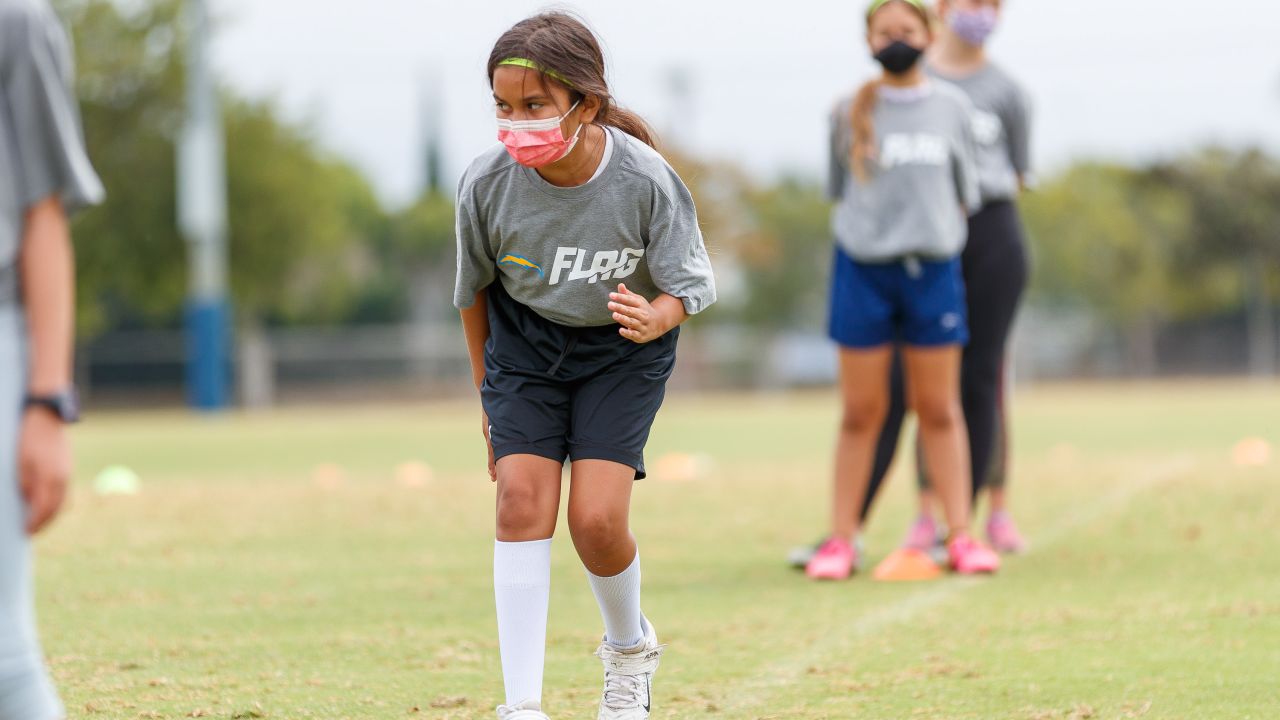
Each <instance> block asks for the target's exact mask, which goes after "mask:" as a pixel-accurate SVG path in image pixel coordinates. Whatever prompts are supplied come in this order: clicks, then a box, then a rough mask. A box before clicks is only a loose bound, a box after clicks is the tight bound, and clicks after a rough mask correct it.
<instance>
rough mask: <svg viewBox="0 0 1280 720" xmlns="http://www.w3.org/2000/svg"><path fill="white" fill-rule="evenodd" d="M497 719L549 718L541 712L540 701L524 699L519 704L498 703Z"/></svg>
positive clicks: (535, 719)
mask: <svg viewBox="0 0 1280 720" xmlns="http://www.w3.org/2000/svg"><path fill="white" fill-rule="evenodd" d="M498 720H551V719H550V718H548V717H547V716H546V713H544V712H542V703H540V702H538V701H537V700H525V701H524V702H522V703H520V704H519V705H499V706H498Z"/></svg>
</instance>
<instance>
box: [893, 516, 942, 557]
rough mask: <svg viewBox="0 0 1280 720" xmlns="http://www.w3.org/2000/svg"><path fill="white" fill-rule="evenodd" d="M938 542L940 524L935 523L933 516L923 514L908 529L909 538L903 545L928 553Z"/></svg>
mask: <svg viewBox="0 0 1280 720" xmlns="http://www.w3.org/2000/svg"><path fill="white" fill-rule="evenodd" d="M937 544H938V526H937V525H935V524H934V522H933V516H932V515H921V516H920V517H918V518H916V521H915V524H913V525H912V526H911V529H910V530H908V531H907V539H906V541H905V542H903V543H902V546H903V547H908V548H911V549H912V550H919V551H920V552H926V553H927V552H929V551H930V550H932V549H933V548H934V546H936V545H937Z"/></svg>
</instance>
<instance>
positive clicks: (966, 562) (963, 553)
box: [947, 535, 1000, 575]
mask: <svg viewBox="0 0 1280 720" xmlns="http://www.w3.org/2000/svg"><path fill="white" fill-rule="evenodd" d="M947 554H948V555H950V556H951V569H953V570H955V571H956V572H958V573H960V574H961V575H978V574H980V573H993V572H995V571H996V570H999V569H1000V556H999V555H997V554H996V553H995V551H994V550H992V549H991V548H989V547H987V546H985V545H983V544H982V543H980V542H978V541H977V540H974V539H973V538H971V537H969V536H968V535H961V536H960V537H958V538H955V539H954V540H952V541H951V543H950V544H948V545H947Z"/></svg>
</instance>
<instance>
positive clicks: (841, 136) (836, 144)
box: [827, 107, 849, 201]
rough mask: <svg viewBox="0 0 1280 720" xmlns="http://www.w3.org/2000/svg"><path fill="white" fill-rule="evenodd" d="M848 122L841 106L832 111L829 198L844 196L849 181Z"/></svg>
mask: <svg viewBox="0 0 1280 720" xmlns="http://www.w3.org/2000/svg"><path fill="white" fill-rule="evenodd" d="M845 128H846V123H845V122H844V117H843V113H841V112H840V107H836V109H835V110H833V111H832V112H831V133H830V136H829V138H828V139H829V142H830V145H829V150H828V152H829V153H830V155H829V156H828V157H829V159H828V161H827V199H828V200H832V201H835V200H839V199H840V198H842V197H844V184H845V183H846V182H848V181H849V152H848V150H847V147H846V143H845V136H846V135H847V131H846V130H845Z"/></svg>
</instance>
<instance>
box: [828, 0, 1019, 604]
mask: <svg viewBox="0 0 1280 720" xmlns="http://www.w3.org/2000/svg"><path fill="white" fill-rule="evenodd" d="M866 21H867V42H868V44H869V45H870V47H871V52H872V54H873V55H874V57H875V58H876V60H877V61H878V62H879V63H880V64H881V66H882V67H883V69H884V72H883V73H882V75H881V76H880V77H879V78H877V79H875V80H872V81H871V82H868V83H867V84H865V85H864V86H863V87H862V88H861V89H860V90H859V91H858V92H857V93H856V95H855V96H854V97H853V99H852V100H850V101H846V102H844V103H841V105H840V106H839V107H838V108H837V109H836V112H835V113H834V116H833V123H832V128H833V132H832V136H831V146H832V153H831V157H832V172H831V186H830V193H831V197H832V198H833V199H835V200H836V201H837V204H836V207H835V210H834V211H833V228H834V231H835V236H836V250H835V260H834V262H835V267H834V271H833V273H832V289H831V310H830V326H829V327H830V334H831V337H832V339H834V340H835V341H836V342H837V343H838V344H839V346H840V391H841V398H842V404H843V417H842V419H841V423H840V429H839V437H838V441H837V446H836V460H835V481H834V497H833V501H832V515H831V522H832V531H831V534H830V536H829V537H828V538H827V540H826V541H825V542H823V543H822V545H821V547H820V548H818V550H817V552H816V553H815V554H814V555H813V557H812V558H811V559H810V560H809V562H808V564H807V567H806V572H807V574H808V575H809V577H811V578H814V579H820V580H838V579H844V578H847V577H848V576H849V575H850V574H851V573H852V572H853V571H854V570H855V569H856V568H857V567H858V566H859V563H860V558H859V557H858V548H857V546H856V545H855V542H854V539H855V537H856V535H857V533H858V530H859V521H858V516H859V510H860V509H861V507H862V505H863V502H864V498H865V496H866V492H867V487H868V483H869V481H870V477H871V473H872V470H873V464H874V458H875V448H876V443H877V441H878V439H879V437H880V431H881V428H882V427H883V425H884V421H885V418H886V415H887V412H888V405H889V374H890V367H891V365H892V362H893V355H894V349H895V346H896V345H899V344H900V345H902V355H903V360H904V364H905V367H906V374H907V379H908V382H909V385H908V387H909V393H908V399H909V405H910V406H911V408H912V409H913V410H914V411H915V412H916V415H917V417H918V418H919V421H920V428H921V431H920V432H921V435H920V441H921V446H922V449H923V452H924V454H925V456H926V458H927V459H928V463H929V467H930V468H933V469H934V472H933V478H934V482H935V484H936V486H937V488H938V492H939V496H940V499H941V500H942V505H943V508H944V511H945V514H946V520H947V526H948V530H949V535H948V541H947V551H948V557H949V561H950V564H951V566H952V568H953V569H954V570H955V571H957V572H960V573H966V574H970V573H984V572H994V571H995V570H996V569H997V568H998V567H999V558H998V557H997V556H996V554H995V553H994V552H992V551H991V550H990V549H988V548H986V547H985V546H983V545H981V544H980V543H978V542H977V541H976V540H975V539H974V538H973V537H972V536H971V534H970V532H969V523H970V517H969V515H970V491H971V478H970V463H969V452H968V439H967V433H966V431H965V426H964V417H963V413H962V411H961V406H960V387H959V385H960V355H961V350H962V348H963V346H964V344H965V342H966V341H967V340H968V330H967V327H966V309H965V298H964V292H965V291H964V281H963V278H962V276H961V269H960V259H959V255H960V252H961V250H962V249H963V248H964V243H965V236H966V234H967V228H966V223H965V220H966V216H967V214H968V212H969V211H970V210H976V209H977V207H978V204H979V195H978V185H977V171H976V168H975V159H974V153H975V148H974V137H973V130H972V125H971V122H970V116H971V114H972V106H971V104H970V103H969V101H968V100H967V99H966V98H965V97H964V95H963V93H961V92H960V91H959V90H957V89H955V88H954V87H952V86H950V85H948V84H947V83H944V82H939V81H936V80H933V79H930V78H929V77H928V75H926V73H925V71H924V68H923V63H922V62H921V58H922V56H923V54H924V51H925V50H926V49H927V48H928V46H929V45H930V43H931V42H932V40H933V31H932V29H931V26H930V21H929V12H928V9H927V8H926V7H925V5H924V3H923V2H922V0H875V1H874V2H872V3H871V5H870V6H869V7H868V9H867V14H866Z"/></svg>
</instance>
